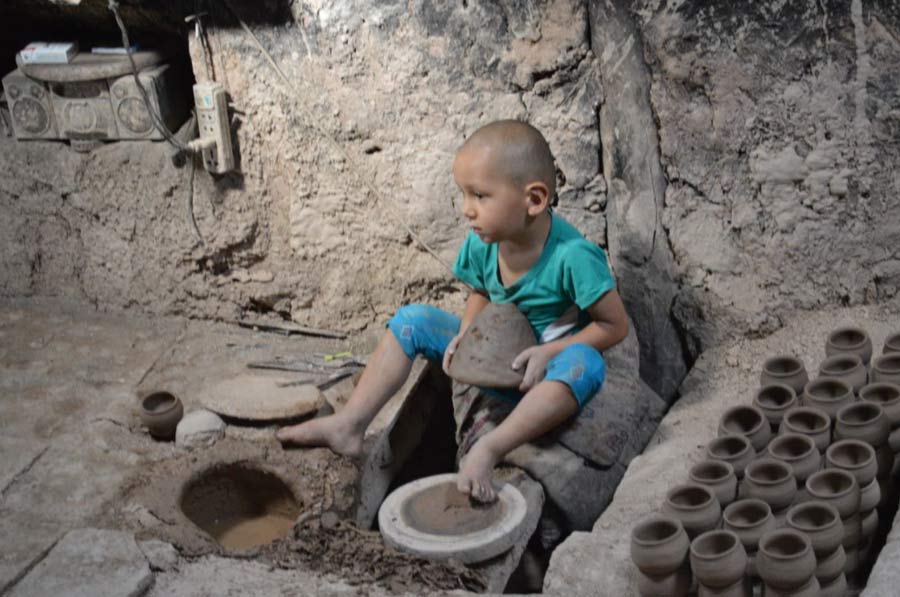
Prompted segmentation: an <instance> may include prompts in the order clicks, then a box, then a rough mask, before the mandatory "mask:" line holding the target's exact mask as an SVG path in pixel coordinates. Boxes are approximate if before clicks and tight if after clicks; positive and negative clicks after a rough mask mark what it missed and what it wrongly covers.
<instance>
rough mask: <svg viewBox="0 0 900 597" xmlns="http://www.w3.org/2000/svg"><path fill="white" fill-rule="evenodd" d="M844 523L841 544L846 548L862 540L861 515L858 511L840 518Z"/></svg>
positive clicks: (854, 545)
mask: <svg viewBox="0 0 900 597" xmlns="http://www.w3.org/2000/svg"><path fill="white" fill-rule="evenodd" d="M841 522H843V523H844V540H843V541H841V545H843V546H844V549H845V550H846V549H847V548H848V547H856V546H857V545H859V544H860V543H862V540H863V527H862V516H860V515H859V513H857V514H854V515H853V516H848V517H847V518H843V519H841Z"/></svg>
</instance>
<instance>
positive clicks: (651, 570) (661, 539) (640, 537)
mask: <svg viewBox="0 0 900 597" xmlns="http://www.w3.org/2000/svg"><path fill="white" fill-rule="evenodd" d="M689 548H690V540H689V539H688V536H687V533H686V532H685V531H684V527H683V526H682V524H681V521H679V520H678V519H676V518H672V517H670V516H660V515H653V516H649V517H648V518H645V519H644V520H642V521H641V522H639V523H638V524H636V525H635V526H634V528H633V529H632V530H631V561H633V562H634V565H635V566H637V567H638V569H639V570H640V571H641V572H643V573H644V574H648V575H651V576H663V575H667V574H671V573H673V572H675V571H676V570H678V568H680V567H681V566H682V565H683V564H684V563H685V561H687V557H688V549H689Z"/></svg>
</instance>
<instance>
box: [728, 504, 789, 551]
mask: <svg viewBox="0 0 900 597" xmlns="http://www.w3.org/2000/svg"><path fill="white" fill-rule="evenodd" d="M722 528H724V529H726V530H729V531H731V532H733V533H734V534H735V535H737V536H738V539H740V540H741V544H743V546H744V549H745V550H746V551H747V553H753V552H755V551H756V550H757V549H759V540H760V538H761V537H762V536H763V535H765V534H766V533H768V532H769V531H774V530H775V529H776V528H777V525H776V524H775V517H774V516H773V515H772V509H771V507H770V506H769V504H767V503H765V502H764V501H762V500H759V499H754V498H749V499H741V500H738V501H736V502H734V503H733V504H731V505H730V506H728V507H727V508H725V512H724V513H723V514H722Z"/></svg>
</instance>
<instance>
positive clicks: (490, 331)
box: [449, 303, 536, 388]
mask: <svg viewBox="0 0 900 597" xmlns="http://www.w3.org/2000/svg"><path fill="white" fill-rule="evenodd" d="M535 343H536V340H535V337H534V330H533V329H532V328H531V324H530V323H529V322H528V319H527V318H526V317H525V316H524V315H522V312H521V311H519V309H518V308H516V306H515V305H513V304H512V303H489V304H488V305H487V306H486V307H485V308H484V309H482V310H481V312H480V313H479V314H478V315H477V316H476V317H475V319H474V320H472V323H471V325H469V327H468V328H466V331H465V333H464V334H463V336H462V338H460V340H459V345H458V346H457V349H456V352H455V353H454V354H453V359H452V360H451V361H450V368H449V374H450V377H452V378H453V379H455V380H457V381H459V382H462V383H466V384H472V385H476V386H481V387H487V388H516V387H518V386H519V384H520V383H522V377H523V376H524V374H525V370H524V368H519V370H515V369H513V368H512V362H513V359H515V358H516V357H517V356H518V355H519V353H521V352H522V351H523V350H525V349H526V348H529V347H531V346H534V344H535Z"/></svg>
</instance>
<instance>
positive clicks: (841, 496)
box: [806, 468, 859, 518]
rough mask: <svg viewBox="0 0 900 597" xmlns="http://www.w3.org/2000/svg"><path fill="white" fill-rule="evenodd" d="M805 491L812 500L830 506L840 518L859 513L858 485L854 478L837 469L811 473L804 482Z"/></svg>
mask: <svg viewBox="0 0 900 597" xmlns="http://www.w3.org/2000/svg"><path fill="white" fill-rule="evenodd" d="M806 491H808V492H809V496H810V497H811V498H812V499H814V500H820V501H823V502H825V503H826V504H831V505H832V506H834V509H835V510H837V511H838V514H840V516H841V518H847V517H849V516H852V515H854V514H856V513H857V512H858V511H859V485H857V483H856V477H854V476H853V475H852V474H850V473H848V472H847V471H845V470H842V469H839V468H829V469H825V470H824V471H819V472H817V473H813V474H812V475H811V476H810V477H809V479H807V480H806Z"/></svg>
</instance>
